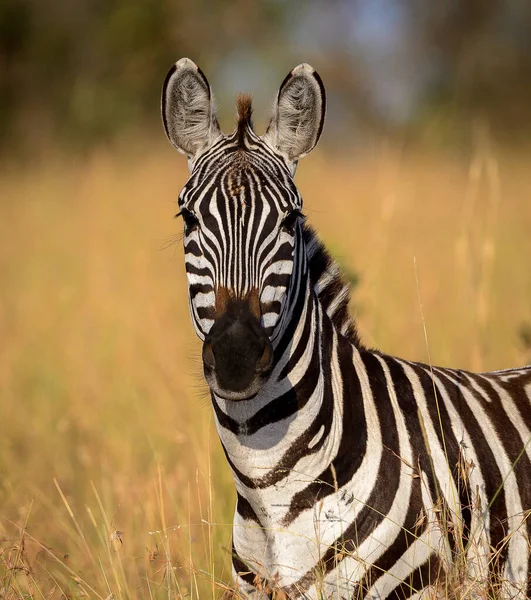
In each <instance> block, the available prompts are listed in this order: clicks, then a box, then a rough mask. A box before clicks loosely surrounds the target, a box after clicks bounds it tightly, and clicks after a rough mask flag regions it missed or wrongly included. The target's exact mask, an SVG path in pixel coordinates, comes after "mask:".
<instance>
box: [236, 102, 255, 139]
mask: <svg viewBox="0 0 531 600" xmlns="http://www.w3.org/2000/svg"><path fill="white" fill-rule="evenodd" d="M236 108H237V110H238V138H239V139H240V141H243V137H244V135H245V130H246V129H247V127H250V128H251V129H252V128H253V123H252V120H251V117H252V115H253V99H252V97H251V96H250V95H249V94H238V96H237V97H236Z"/></svg>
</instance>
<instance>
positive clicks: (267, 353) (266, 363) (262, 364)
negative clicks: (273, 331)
mask: <svg viewBox="0 0 531 600" xmlns="http://www.w3.org/2000/svg"><path fill="white" fill-rule="evenodd" d="M272 363H273V349H272V347H271V344H270V343H269V341H268V342H267V343H266V344H265V347H264V351H263V352H262V356H261V357H260V360H259V361H258V364H257V365H256V367H257V370H258V371H260V372H262V373H264V372H266V371H268V370H269V368H270V367H271V364H272Z"/></svg>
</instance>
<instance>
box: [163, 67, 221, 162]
mask: <svg viewBox="0 0 531 600" xmlns="http://www.w3.org/2000/svg"><path fill="white" fill-rule="evenodd" d="M161 112H162V121H163V123H164V129H165V131H166V135H167V136H168V139H169V140H170V142H171V143H172V144H173V146H175V148H177V150H179V151H180V152H183V153H184V154H186V155H187V156H188V158H190V159H193V158H194V157H195V156H196V155H197V154H198V153H199V152H201V151H202V150H204V149H205V148H207V147H209V146H211V145H212V144H213V143H214V141H215V140H216V139H217V138H218V137H219V136H220V135H221V131H220V128H219V124H218V121H217V119H216V115H215V109H214V102H213V98H212V94H211V91H210V85H209V84H208V81H207V78H206V77H205V75H204V74H203V72H202V71H201V69H199V67H197V65H196V64H195V63H194V62H192V61H191V60H190V59H189V58H181V59H180V60H179V61H178V62H176V63H175V65H173V67H172V68H171V69H170V71H169V72H168V74H167V75H166V79H165V80H164V85H163V87H162V102H161Z"/></svg>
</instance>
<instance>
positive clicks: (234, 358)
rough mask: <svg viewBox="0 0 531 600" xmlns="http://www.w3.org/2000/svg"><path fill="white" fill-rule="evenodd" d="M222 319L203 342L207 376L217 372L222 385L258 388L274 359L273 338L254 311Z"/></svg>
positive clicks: (231, 389)
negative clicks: (269, 336) (271, 340)
mask: <svg viewBox="0 0 531 600" xmlns="http://www.w3.org/2000/svg"><path fill="white" fill-rule="evenodd" d="M220 321H221V322H219V323H217V324H216V325H217V326H214V327H213V331H212V334H211V335H210V336H209V337H208V338H207V339H206V340H205V343H204V345H203V365H204V368H205V375H206V376H207V379H209V375H212V374H215V378H216V382H217V385H218V386H219V388H221V389H222V390H225V391H228V392H236V393H238V392H243V391H245V390H249V389H254V388H256V386H257V380H259V379H263V378H264V377H265V376H266V375H267V374H268V373H269V371H270V369H271V366H272V363H273V349H272V346H271V342H270V341H269V338H268V337H267V335H266V334H265V332H264V330H263V328H262V327H261V326H260V323H259V321H258V320H257V319H255V318H254V317H253V316H252V315H246V316H245V317H243V318H242V317H241V316H240V318H237V319H223V318H222V319H221V320H220ZM255 393H256V392H255Z"/></svg>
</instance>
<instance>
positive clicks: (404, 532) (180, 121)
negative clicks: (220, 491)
mask: <svg viewBox="0 0 531 600" xmlns="http://www.w3.org/2000/svg"><path fill="white" fill-rule="evenodd" d="M324 106H325V99H324V88H323V86H322V83H321V81H320V79H319V77H318V75H317V74H316V73H315V71H313V69H312V68H311V67H309V66H308V65H301V66H299V67H297V68H296V69H294V70H293V71H292V72H291V73H290V74H289V75H288V77H287V78H286V80H285V81H284V83H283V84H282V86H281V88H280V91H279V96H278V98H277V104H276V108H275V113H274V115H273V119H272V121H271V123H270V126H269V128H268V130H267V132H266V134H265V135H264V136H262V137H260V136H258V135H256V134H255V133H254V131H253V129H252V125H251V120H250V116H251V114H250V101H249V100H248V99H245V98H243V99H240V100H239V106H238V111H239V121H238V128H237V130H236V131H235V132H234V133H233V134H232V135H229V136H225V135H223V134H222V133H221V131H220V130H219V126H218V124H217V121H216V119H215V113H214V109H213V103H212V98H211V94H210V88H209V86H208V82H207V81H206V78H205V77H204V75H203V74H202V73H201V71H200V70H199V69H198V68H197V67H196V66H195V65H194V64H193V63H192V62H191V61H189V60H188V59H182V60H181V61H179V62H178V63H177V64H176V65H175V66H174V67H173V69H172V70H171V71H170V73H169V74H168V76H167V78H166V82H165V85H164V90H163V107H162V111H163V119H164V124H165V128H166V132H167V134H168V136H169V138H170V140H171V141H172V143H173V144H174V145H175V146H176V147H177V148H178V149H179V150H181V151H183V152H185V153H186V154H187V155H188V158H189V164H190V169H191V177H190V179H189V181H188V182H187V184H186V185H185V187H184V189H183V191H182V192H181V195H180V198H179V204H180V207H181V212H182V214H183V217H184V219H185V238H184V243H185V259H186V269H187V276H188V281H189V290H190V306H191V315H192V321H193V324H194V327H195V329H196V332H197V334H198V335H199V337H200V338H201V340H202V341H203V362H204V367H205V376H206V379H207V382H208V383H209V385H210V388H211V395H212V402H213V407H214V414H215V418H216V424H217V429H218V432H219V436H220V439H221V442H222V445H223V448H224V450H225V453H226V456H227V460H228V462H229V465H230V467H231V469H232V471H233V474H234V481H235V484H236V490H237V496H238V500H237V506H236V513H235V519H234V529H233V571H234V583H235V586H236V588H237V590H238V591H237V592H236V593H239V594H240V595H241V596H242V597H244V598H253V599H258V598H270V597H272V596H273V594H274V593H275V592H282V593H283V594H284V595H285V596H287V597H288V598H293V599H296V598H304V599H312V600H313V599H316V600H317V599H321V598H338V599H347V598H349V599H350V598H417V597H427V595H428V594H430V593H432V592H433V590H434V589H435V584H436V583H437V582H438V583H439V585H440V583H441V581H444V579H443V576H446V578H447V579H446V581H447V582H448V581H449V582H451V577H452V572H453V570H454V568H455V567H456V563H457V562H459V561H460V560H463V559H464V560H466V565H465V567H464V571H465V572H466V574H467V576H468V580H467V581H468V583H467V585H469V587H470V589H472V588H473V586H474V585H475V586H476V587H477V586H480V587H481V588H482V589H484V590H487V591H492V593H494V594H496V595H497V597H501V598H525V597H529V596H530V595H531V587H529V583H528V579H529V570H530V567H531V564H530V556H529V542H530V538H531V531H530V524H529V522H528V520H527V515H528V511H529V509H530V508H531V483H530V481H529V478H530V475H531V445H530V444H529V440H530V439H531V433H530V427H531V367H527V368H522V369H514V370H509V371H500V372H495V373H486V374H473V373H468V372H465V371H461V370H453V369H443V368H438V367H433V368H432V367H430V366H427V365H423V364H420V363H413V362H409V361H405V360H402V359H398V358H395V357H391V356H387V355H385V354H382V353H380V352H377V351H371V350H368V349H366V348H365V347H364V346H363V345H362V344H361V342H360V340H359V338H358V336H357V334H356V330H355V326H354V324H353V323H352V321H351V319H350V317H349V314H348V306H347V304H348V295H349V294H348V285H345V284H344V283H343V281H342V280H341V276H340V273H339V269H338V268H337V266H336V265H335V264H334V262H333V261H332V260H331V259H330V257H329V255H328V254H327V252H326V250H325V248H324V247H323V246H322V244H321V243H320V242H319V240H318V239H317V237H316V235H315V233H314V232H313V230H312V229H311V228H310V227H308V226H307V225H306V224H305V223H304V220H303V218H302V216H301V214H300V211H301V208H302V200H301V198H300V195H299V193H298V191H297V188H296V187H295V185H294V183H293V175H294V172H295V168H296V165H297V161H298V159H299V158H300V157H302V156H304V155H305V154H307V153H308V152H309V151H311V149H312V148H313V147H314V146H315V144H316V143H317V141H318V138H319V135H320V133H321V129H322V125H323V120H324ZM460 574H461V575H460V576H462V574H463V570H461V571H460ZM454 583H455V581H454ZM460 583H462V581H461V582H460ZM474 589H475V588H474Z"/></svg>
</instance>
